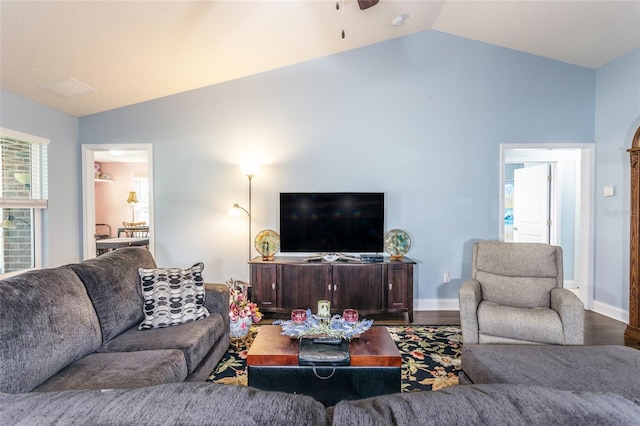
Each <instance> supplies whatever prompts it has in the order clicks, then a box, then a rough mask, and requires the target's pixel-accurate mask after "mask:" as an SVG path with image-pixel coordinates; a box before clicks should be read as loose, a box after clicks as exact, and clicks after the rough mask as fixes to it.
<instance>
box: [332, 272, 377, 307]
mask: <svg viewBox="0 0 640 426" xmlns="http://www.w3.org/2000/svg"><path fill="white" fill-rule="evenodd" d="M383 268H384V266H383V265H380V264H371V265H362V264H346V265H334V266H333V287H332V290H333V300H332V304H331V308H332V309H331V310H332V311H334V313H342V310H343V309H345V308H353V309H357V310H361V311H368V310H380V309H383V308H384V299H383V294H384V293H383V284H384V282H383V279H384V274H383ZM333 308H335V309H333Z"/></svg>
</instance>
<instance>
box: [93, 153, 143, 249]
mask: <svg viewBox="0 0 640 426" xmlns="http://www.w3.org/2000/svg"><path fill="white" fill-rule="evenodd" d="M81 149H82V259H83V260H86V259H91V258H94V257H96V244H95V237H94V234H95V232H96V191H95V181H94V168H93V164H94V162H95V155H94V154H95V152H96V151H109V150H112V149H114V150H120V151H146V154H147V169H148V179H149V251H151V254H154V247H155V232H154V229H153V228H154V225H155V221H154V214H153V211H154V208H153V206H154V203H153V193H154V190H153V145H152V144H150V143H139V144H100V145H91V144H83V145H82V146H81Z"/></svg>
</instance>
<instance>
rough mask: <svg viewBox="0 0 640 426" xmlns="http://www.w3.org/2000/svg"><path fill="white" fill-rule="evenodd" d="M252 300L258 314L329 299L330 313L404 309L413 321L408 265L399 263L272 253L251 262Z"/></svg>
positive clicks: (313, 307) (406, 260) (410, 264)
mask: <svg viewBox="0 0 640 426" xmlns="http://www.w3.org/2000/svg"><path fill="white" fill-rule="evenodd" d="M249 263H250V265H251V298H252V301H253V302H255V303H256V304H257V305H258V307H259V308H260V310H262V311H263V312H277V313H289V312H291V311H292V310H293V309H307V308H310V309H311V310H312V311H313V312H315V310H316V307H317V303H318V300H321V299H327V300H330V301H331V312H332V313H333V314H340V313H342V310H343V309H345V308H353V309H357V310H358V311H359V312H360V313H361V314H363V315H367V314H373V313H386V312H407V314H408V316H409V322H413V268H414V265H415V262H414V261H413V260H411V259H409V258H406V257H405V258H404V259H403V260H402V261H393V262H391V261H386V262H382V263H361V262H356V261H348V262H345V261H336V262H325V261H322V262H305V261H304V259H302V258H300V257H276V259H275V260H273V261H263V260H262V258H261V257H256V258H255V259H253V260H252V261H251V262H249Z"/></svg>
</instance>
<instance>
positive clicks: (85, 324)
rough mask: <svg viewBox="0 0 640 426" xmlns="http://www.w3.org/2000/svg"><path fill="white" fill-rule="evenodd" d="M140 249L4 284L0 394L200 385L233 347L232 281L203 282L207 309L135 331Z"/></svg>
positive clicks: (143, 262)
mask: <svg viewBox="0 0 640 426" xmlns="http://www.w3.org/2000/svg"><path fill="white" fill-rule="evenodd" d="M155 267H156V263H155V261H154V259H153V256H152V255H151V253H150V252H149V251H148V250H146V249H144V248H137V247H131V248H124V249H119V250H115V251H113V252H110V253H107V254H105V255H102V256H100V257H97V258H95V259H90V260H87V261H84V262H80V263H76V264H71V265H65V266H60V267H56V268H48V269H42V270H37V271H30V272H26V273H23V274H20V275H17V276H15V277H12V278H9V279H5V280H3V281H0V391H1V392H11V393H14V392H31V391H60V390H68V389H105V388H107V389H114V388H139V387H144V386H151V385H158V384H162V383H172V382H182V381H204V380H206V378H207V377H208V376H209V374H210V373H211V372H212V371H213V369H214V368H215V366H216V365H217V363H218V361H219V360H220V359H221V358H222V356H223V355H224V353H225V352H226V350H227V348H228V346H229V319H228V309H229V308H228V303H229V292H228V288H227V286H226V285H224V284H222V285H220V284H217V285H216V284H206V297H205V306H206V307H207V308H208V310H209V312H210V315H209V316H208V317H207V318H204V319H202V320H199V321H194V322H190V323H187V324H181V325H178V326H171V327H166V328H157V329H153V330H143V331H139V330H138V325H139V324H140V323H141V322H142V320H143V318H144V313H143V304H144V303H143V296H142V291H141V285H140V278H139V275H138V268H155Z"/></svg>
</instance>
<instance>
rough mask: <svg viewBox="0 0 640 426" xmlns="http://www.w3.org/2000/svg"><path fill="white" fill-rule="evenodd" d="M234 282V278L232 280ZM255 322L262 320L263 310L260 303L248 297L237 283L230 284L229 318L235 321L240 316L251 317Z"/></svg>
mask: <svg viewBox="0 0 640 426" xmlns="http://www.w3.org/2000/svg"><path fill="white" fill-rule="evenodd" d="M231 282H232V283H233V280H231ZM249 317H251V319H252V320H253V322H260V320H261V319H262V312H260V310H259V309H258V305H256V304H255V303H253V302H252V301H251V300H249V299H247V296H246V295H245V294H244V293H243V292H242V291H241V290H240V289H238V288H236V287H235V285H232V284H229V319H230V320H231V321H233V322H235V321H238V319H240V318H249Z"/></svg>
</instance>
